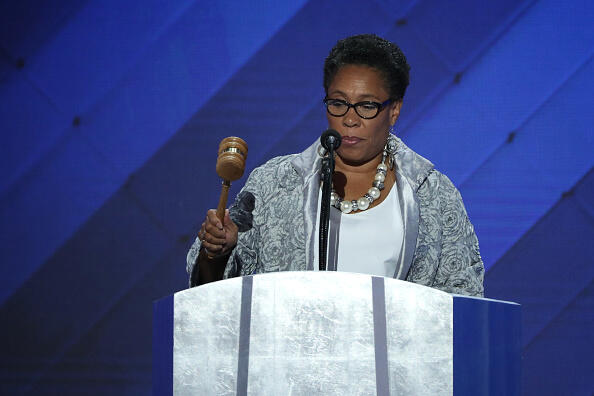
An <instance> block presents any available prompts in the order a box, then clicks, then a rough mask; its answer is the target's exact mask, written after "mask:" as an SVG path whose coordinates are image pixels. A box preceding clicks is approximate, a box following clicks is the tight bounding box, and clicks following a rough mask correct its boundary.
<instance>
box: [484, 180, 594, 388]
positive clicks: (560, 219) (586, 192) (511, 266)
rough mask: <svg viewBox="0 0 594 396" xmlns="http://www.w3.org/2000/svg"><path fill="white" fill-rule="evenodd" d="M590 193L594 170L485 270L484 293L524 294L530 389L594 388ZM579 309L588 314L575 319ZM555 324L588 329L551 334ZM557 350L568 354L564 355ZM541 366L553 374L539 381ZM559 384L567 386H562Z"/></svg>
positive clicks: (515, 297) (593, 209)
mask: <svg viewBox="0 0 594 396" xmlns="http://www.w3.org/2000/svg"><path fill="white" fill-rule="evenodd" d="M592 197H594V170H591V171H590V172H589V173H588V174H587V175H586V176H585V177H584V178H583V180H582V181H580V183H578V185H577V186H576V187H575V188H574V189H572V190H571V193H569V194H566V195H565V197H564V198H562V199H561V200H560V201H559V202H558V203H557V204H556V205H554V207H553V208H552V210H551V211H550V212H549V213H547V214H546V215H545V216H544V217H543V218H542V219H540V220H539V221H538V223H537V224H536V225H535V226H534V227H533V228H532V229H531V230H530V231H528V232H527V233H526V234H525V235H524V236H523V237H522V238H521V239H520V240H519V241H518V242H517V243H516V244H515V245H514V246H513V247H512V248H511V249H510V250H509V251H508V252H507V253H506V254H505V255H504V256H503V257H502V258H501V259H500V260H499V261H498V262H497V264H496V265H494V266H493V267H492V268H491V270H490V271H489V272H488V273H487V276H486V280H485V284H486V291H485V292H486V293H487V294H488V295H489V296H491V297H493V298H501V297H503V296H505V298H508V299H511V300H514V301H521V302H522V305H523V310H522V312H523V313H522V321H523V325H522V333H523V334H522V338H523V344H524V348H525V349H524V354H525V356H526V359H525V362H526V364H527V365H526V366H525V367H524V381H523V382H524V384H525V388H527V389H526V390H527V393H526V394H534V395H536V394H550V395H558V394H571V395H579V394H584V395H586V394H588V393H580V389H583V385H584V383H589V384H590V387H592V381H591V379H590V373H591V372H592V370H593V369H594V364H593V363H592V359H591V356H592V354H591V352H592V346H593V345H594V344H593V343H592V334H594V319H593V317H592V305H591V304H592V300H591V288H592V280H593V279H594V266H593V265H592V257H593V256H594V246H593V245H592V235H594V205H593V204H592V202H594V200H592ZM580 315H582V316H583V318H581V319H578V316H580ZM552 328H555V329H557V330H555V331H560V332H566V333H571V332H575V333H576V334H586V333H587V332H589V336H585V337H577V338H562V337H559V336H558V335H556V333H550V332H549V329H552ZM583 332H586V333H583ZM580 346H581V347H580ZM576 347H577V348H581V349H582V350H584V351H585V352H580V353H578V354H576V355H575V357H574V358H575V360H574V363H573V364H567V365H563V364H561V362H563V361H566V359H570V356H571V354H572V353H573V352H572V351H575V350H576ZM528 356H530V357H531V359H530V360H528V359H527V357H528ZM559 357H562V359H565V360H561V361H559V360H558V358H559ZM551 367H554V370H553V369H551ZM542 372H546V373H549V374H548V375H547V381H546V382H542V381H541V380H542V377H541V376H540V375H539V374H538V373H542ZM549 376H552V377H554V378H549ZM539 378H540V379H541V380H538V379H539ZM552 381H556V384H555V386H554V387H551V386H549V385H550V382H552ZM561 389H563V391H559V390H561Z"/></svg>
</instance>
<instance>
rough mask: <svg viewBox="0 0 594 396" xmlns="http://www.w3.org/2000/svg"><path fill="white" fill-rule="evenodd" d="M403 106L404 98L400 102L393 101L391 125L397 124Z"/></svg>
mask: <svg viewBox="0 0 594 396" xmlns="http://www.w3.org/2000/svg"><path fill="white" fill-rule="evenodd" d="M401 107H402V99H400V100H399V101H398V102H394V103H392V105H391V106H390V125H394V124H396V121H397V120H398V117H399V116H400V108H401Z"/></svg>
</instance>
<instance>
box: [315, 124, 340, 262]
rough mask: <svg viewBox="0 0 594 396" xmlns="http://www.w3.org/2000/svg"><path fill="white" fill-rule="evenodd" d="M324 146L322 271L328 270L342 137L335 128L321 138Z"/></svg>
mask: <svg viewBox="0 0 594 396" xmlns="http://www.w3.org/2000/svg"><path fill="white" fill-rule="evenodd" d="M320 141H321V143H322V146H323V147H324V148H325V149H326V151H327V152H328V155H326V156H325V157H324V158H322V170H321V179H322V202H321V207H320V229H319V248H320V250H319V260H320V263H319V265H320V267H319V268H320V271H326V261H327V252H328V224H329V222H330V193H331V192H332V175H333V174H334V150H336V149H337V148H338V147H339V146H340V142H341V137H340V134H339V133H338V132H336V131H335V130H334V129H328V130H327V131H326V132H324V133H323V134H322V137H321V138H320Z"/></svg>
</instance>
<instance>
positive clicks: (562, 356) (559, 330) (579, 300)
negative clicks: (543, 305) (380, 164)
mask: <svg viewBox="0 0 594 396" xmlns="http://www.w3.org/2000/svg"><path fill="white" fill-rule="evenodd" d="M592 312H594V282H590V284H589V285H588V286H587V287H586V288H585V289H584V290H582V291H581V292H580V294H578V295H577V296H576V297H575V298H574V299H573V300H572V301H571V302H570V303H569V304H568V305H567V307H566V308H565V309H564V310H563V311H562V312H561V313H560V314H559V315H558V316H557V317H556V318H555V320H554V321H552V322H551V323H550V324H549V325H548V326H547V327H546V328H545V329H543V331H542V332H541V333H540V334H539V335H538V336H537V337H536V338H535V339H534V340H533V341H532V342H531V343H530V344H529V345H527V346H526V348H525V350H524V371H525V372H526V373H527V375H525V376H524V381H523V389H524V394H526V395H543V396H558V395H575V396H589V395H592V390H593V387H592V370H593V369H594V365H593V364H592V355H593V354H594V319H593V318H592ZM533 373H534V374H533ZM535 373H538V375H536V374H535ZM530 374H532V375H530Z"/></svg>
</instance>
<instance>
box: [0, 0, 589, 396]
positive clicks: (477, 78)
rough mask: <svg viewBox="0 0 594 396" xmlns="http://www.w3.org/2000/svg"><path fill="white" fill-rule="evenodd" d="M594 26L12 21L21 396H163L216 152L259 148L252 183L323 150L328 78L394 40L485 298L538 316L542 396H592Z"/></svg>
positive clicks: (573, 20)
mask: <svg viewBox="0 0 594 396" xmlns="http://www.w3.org/2000/svg"><path fill="white" fill-rule="evenodd" d="M592 20H594V3H592V2H589V1H585V0H576V1H574V2H571V4H559V3H558V2H555V1H552V0H539V1H528V0H526V1H520V2H512V1H508V0H504V1H499V2H489V4H483V3H480V4H479V3H477V2H475V1H472V0H463V1H457V2H449V3H448V5H447V6H446V5H445V4H442V2H438V1H433V0H417V1H413V0H403V1H390V0H377V1H374V2H367V3H361V2H355V1H348V2H346V3H345V2H343V3H341V4H340V5H339V6H337V3H336V2H334V1H329V0H325V1H315V2H314V1H309V2H306V1H300V2H289V1H286V2H282V1H280V2H279V1H267V2H257V3H256V4H255V3H253V2H243V3H238V2H233V1H214V0H205V1H191V0H187V1H176V2H160V1H150V2H141V1H136V0H134V1H132V2H126V3H118V2H114V1H111V0H110V1H108V2H102V1H93V0H89V1H82V0H79V1H76V0H65V1H61V2H59V4H55V3H51V4H50V2H31V1H24V2H23V1H16V0H12V1H5V2H2V4H0V133H1V134H2V135H1V138H2V140H3V143H4V144H3V145H2V160H0V174H1V175H2V177H1V178H0V219H1V221H0V224H1V225H0V234H1V235H2V236H1V239H0V242H1V245H0V254H1V257H0V262H1V263H2V268H1V269H2V271H3V276H2V278H1V281H0V304H1V305H0V319H1V320H2V323H3V324H4V323H9V324H10V325H9V326H7V327H6V326H5V328H4V329H3V335H6V337H4V339H3V344H2V348H0V351H1V352H0V362H1V364H0V369H1V370H0V393H2V394H4V393H7V394H21V393H22V394H36V395H43V394H64V395H67V394H121V395H124V394H142V393H148V391H149V389H150V361H151V359H150V350H151V342H150V336H151V334H150V328H151V311H150V309H151V302H152V301H153V300H154V299H156V298H158V297H161V296H163V295H166V294H170V293H171V292H173V291H175V290H179V289H181V288H184V287H186V285H187V283H186V282H187V278H186V276H185V273H184V265H185V253H186V251H187V249H188V247H189V244H190V243H191V241H192V240H193V238H194V236H195V233H196V231H197V229H198V227H199V225H200V223H201V221H202V218H203V216H204V211H205V210H206V209H207V208H209V207H212V206H214V205H215V204H216V202H217V199H218V190H219V181H218V178H217V177H216V175H215V173H214V165H215V161H216V149H217V147H218V143H219V141H220V140H221V139H222V138H223V137H225V136H228V135H238V136H242V137H244V138H245V139H246V140H247V141H248V144H249V146H250V154H249V158H248V164H247V170H246V173H247V172H249V171H250V170H251V169H253V167H255V166H257V165H259V164H261V163H262V162H264V161H266V160H268V159H269V158H270V157H272V156H275V155H281V154H287V153H290V152H297V151H301V150H303V149H304V148H306V147H307V146H309V144H311V143H312V142H313V141H314V140H316V139H317V137H318V136H319V134H320V133H321V132H322V131H323V130H324V129H325V128H326V120H325V117H326V116H325V113H324V110H323V107H322V105H321V99H322V97H323V94H324V93H323V90H322V75H321V72H322V63H323V59H324V57H325V56H326V55H327V53H328V51H329V49H330V47H331V46H332V45H333V44H334V42H335V41H336V40H337V39H339V38H342V37H344V36H347V35H349V34H355V33H362V32H375V33H378V34H380V35H383V36H385V37H387V38H389V39H391V40H393V41H395V42H397V43H398V44H400V45H401V47H402V48H403V49H404V51H405V53H406V54H407V56H408V58H409V62H410V63H411V65H412V71H411V86H410V88H409V90H408V93H407V96H406V98H405V103H404V106H403V111H402V117H401V119H400V120H399V122H398V124H397V125H396V129H397V133H398V134H400V135H401V136H402V137H403V139H404V141H405V143H407V144H409V145H410V146H411V147H412V148H413V149H415V150H417V151H418V152H419V153H420V154H422V155H425V156H426V157H427V158H429V159H430V160H432V161H433V162H434V163H435V164H436V165H437V167H438V169H440V170H442V171H444V172H445V173H446V174H447V175H448V176H450V177H451V178H452V179H453V181H454V182H455V183H456V185H458V186H459V187H460V188H461V191H462V194H463V197H464V199H465V202H466V204H467V207H468V211H469V214H470V216H471V219H472V220H473V223H474V225H475V228H476V230H477V233H478V235H479V239H480V244H481V252H482V254H483V258H484V260H485V263H486V264H487V267H491V268H490V269H489V271H488V272H487V276H486V288H487V296H489V297H494V298H499V299H504V300H515V301H518V302H519V303H522V304H524V309H523V313H524V328H525V330H526V332H525V334H524V348H525V350H524V353H525V360H524V362H525V365H524V379H523V381H524V385H525V390H526V394H539V395H540V394H559V393H569V394H588V395H589V394H591V391H592V390H594V386H593V382H592V380H590V379H588V378H586V377H585V376H586V373H589V372H592V371H594V367H592V362H591V361H588V360H587V356H591V353H590V351H591V348H592V340H591V337H590V338H588V337H587V336H586V335H587V334H592V323H591V321H584V320H581V319H576V318H578V317H579V315H581V314H582V313H584V312H585V313H587V312H588V309H589V310H590V311H591V309H592V305H591V301H592V299H591V287H592V286H591V285H592V271H591V268H592V259H591V257H592V253H593V252H591V251H590V250H591V248H590V245H591V243H589V241H591V240H592V239H593V238H594V229H593V224H594V221H593V220H592V219H593V218H594V215H593V213H594V209H593V208H592V202H594V189H593V187H592V186H593V183H594V182H593V179H594V176H592V171H591V169H592V166H593V165H594V156H592V154H591V153H592V152H594V143H593V141H592V139H593V134H592V131H591V129H592V128H591V125H592V124H593V121H594V120H593V119H592V116H591V114H592V111H591V109H592V108H593V107H594V102H593V101H594V99H593V97H592V95H591V93H590V92H591V91H592V90H593V89H592V83H593V78H592V76H593V75H594V73H593V72H594V70H592V67H593V66H592V62H593V61H592V55H593V53H594V28H593V27H592V23H591V21H592ZM587 172H589V173H587ZM586 173H587V175H586V176H584V174H586ZM244 180H245V177H244V179H243V180H241V181H239V182H237V183H235V184H234V187H233V191H232V196H233V195H234V193H235V192H236V191H237V190H238V189H239V188H240V187H241V185H242V184H243V181H244ZM578 180H581V181H580V182H578ZM576 183H577V185H576ZM562 194H563V196H564V198H563V199H561V201H559V202H557V203H555V202H556V201H557V199H558V198H559V197H560V196H561V195H562ZM585 315H586V314H584V316H585ZM590 316H591V315H590ZM41 324H42V325H41ZM585 331H589V333H585ZM580 335H581V336H582V338H579V337H580ZM576 339H580V340H583V341H580V343H574V340H576ZM576 345H578V346H576ZM579 345H581V346H582V347H581V348H579ZM572 356H575V363H571V358H572ZM555 359H557V360H555ZM543 376H546V381H542V380H540V379H541V378H542V377H543ZM556 379H559V380H558V382H557V383H556V384H552V381H554V380H556ZM21 391H22V392H21ZM547 392H548V393H547ZM580 392H581V393H580Z"/></svg>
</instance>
